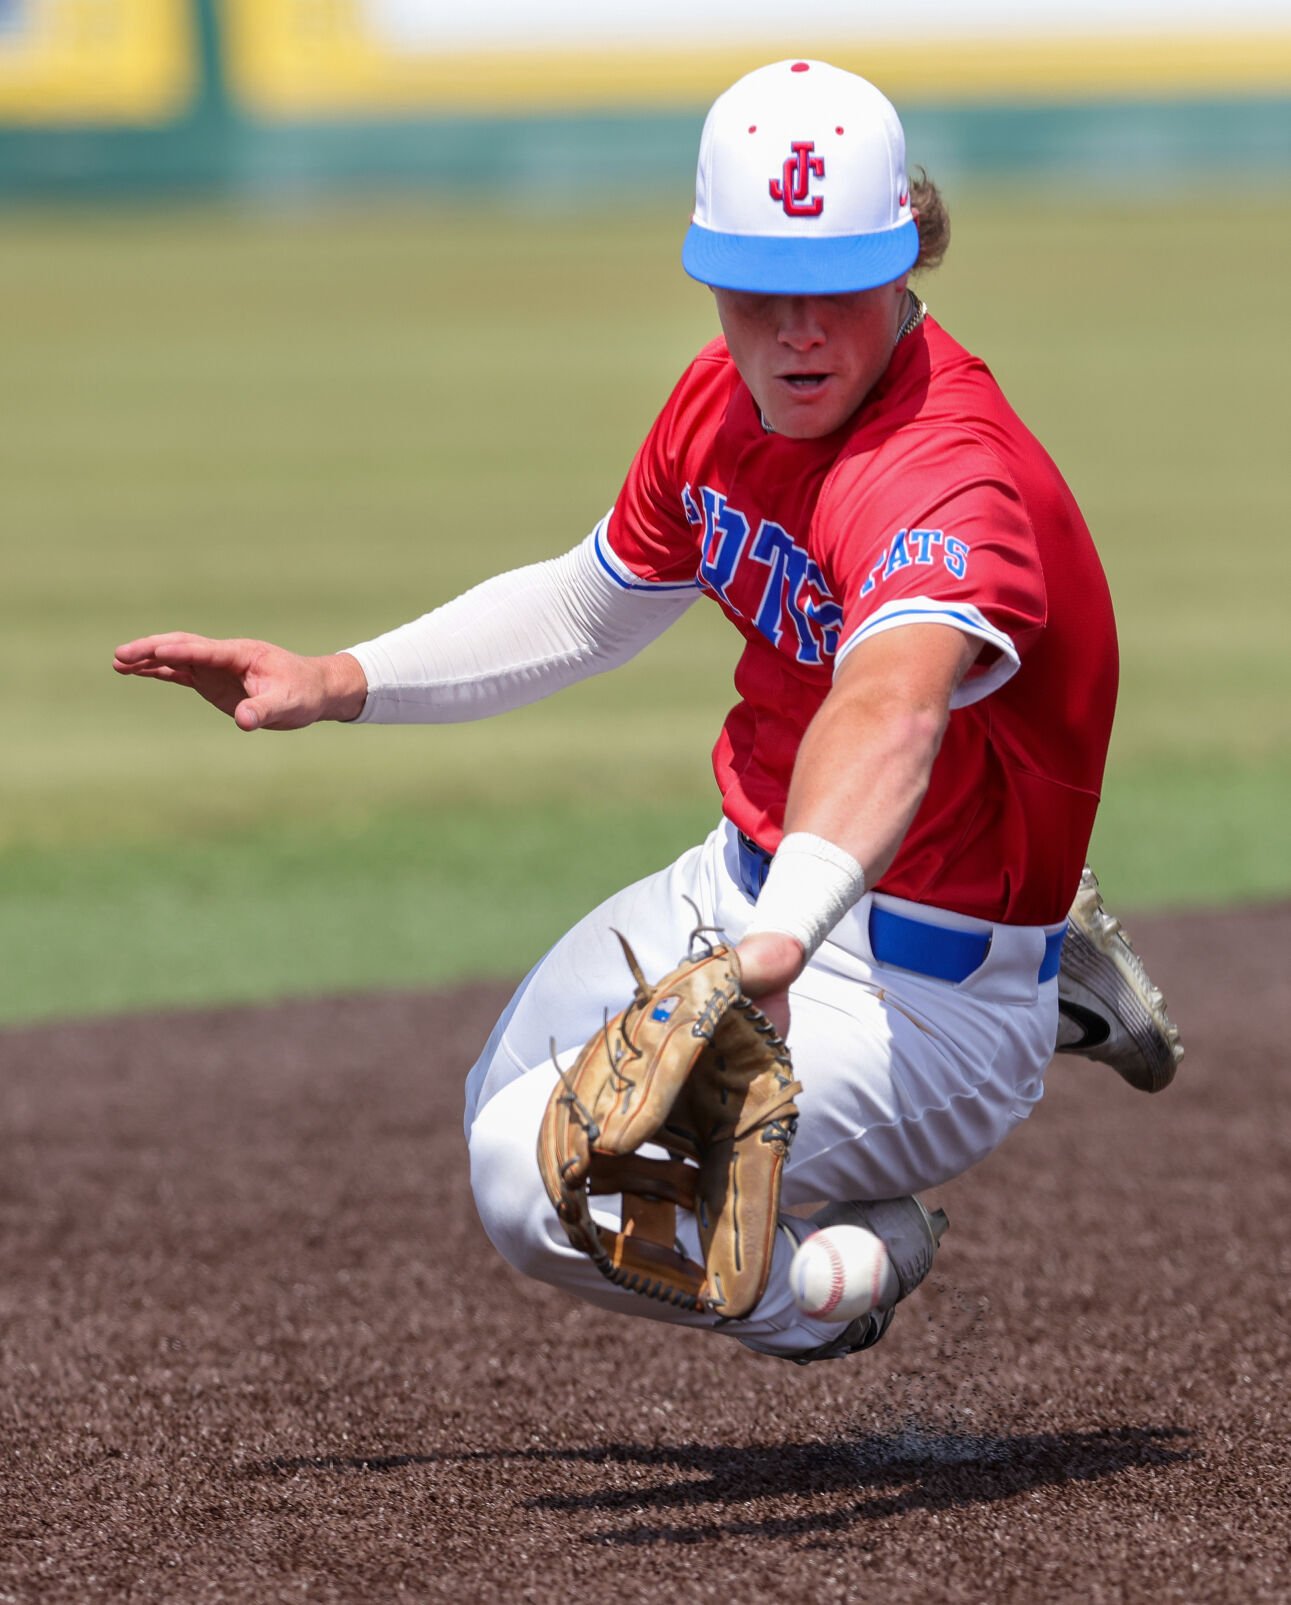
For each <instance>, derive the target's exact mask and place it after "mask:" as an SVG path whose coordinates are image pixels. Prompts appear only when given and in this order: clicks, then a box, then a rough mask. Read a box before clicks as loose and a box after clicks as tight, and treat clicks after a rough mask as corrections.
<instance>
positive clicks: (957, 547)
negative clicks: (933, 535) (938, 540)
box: [944, 535, 972, 580]
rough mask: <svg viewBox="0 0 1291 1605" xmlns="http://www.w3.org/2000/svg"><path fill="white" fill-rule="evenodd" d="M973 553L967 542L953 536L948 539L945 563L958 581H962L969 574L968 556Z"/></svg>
mask: <svg viewBox="0 0 1291 1605" xmlns="http://www.w3.org/2000/svg"><path fill="white" fill-rule="evenodd" d="M970 551H972V547H971V546H969V544H968V542H967V541H961V540H956V539H955V537H954V536H953V535H951V536H948V537H947V539H946V548H945V557H944V561H945V564H946V567H947V569H948V570H949V571H950V573H952V574H953V575H954V576H955V578H956V579H957V580H962V579H963V577H964V575H965V574H966V573H967V572H968V554H969V552H970Z"/></svg>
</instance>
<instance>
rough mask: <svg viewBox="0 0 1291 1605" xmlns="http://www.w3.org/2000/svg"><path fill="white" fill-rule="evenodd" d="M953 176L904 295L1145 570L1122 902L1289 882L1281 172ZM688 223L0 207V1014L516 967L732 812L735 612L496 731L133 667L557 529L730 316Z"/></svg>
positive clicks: (611, 483)
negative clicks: (1139, 190) (376, 713)
mask: <svg viewBox="0 0 1291 1605" xmlns="http://www.w3.org/2000/svg"><path fill="white" fill-rule="evenodd" d="M951 200H952V205H953V209H954V213H955V220H956V236H955V242H954V246H953V248H952V250H951V253H950V256H949V258H948V261H947V264H946V266H945V267H944V268H943V269H942V270H941V271H940V273H939V274H937V275H936V276H935V277H932V278H930V279H929V280H928V281H926V283H925V285H924V292H925V294H926V295H927V297H928V299H929V301H930V304H931V305H932V307H933V310H934V312H935V313H936V314H937V315H938V316H939V317H940V318H941V319H942V320H943V321H944V322H945V323H947V324H948V325H949V327H950V328H951V329H952V331H953V332H955V333H956V334H957V335H958V336H959V337H960V338H961V339H962V340H964V342H965V343H966V344H968V345H970V346H971V347H973V348H975V349H977V350H979V351H980V352H981V353H982V354H983V355H985V356H986V357H987V358H988V360H990V361H991V363H992V366H993V367H994V369H995V371H996V373H997V374H998V375H999V377H1000V378H1001V380H1002V381H1003V383H1004V385H1005V388H1006V389H1007V390H1008V392H1009V393H1010V395H1011V396H1012V398H1013V400H1014V401H1015V403H1016V404H1017V405H1018V407H1019V409H1020V410H1021V411H1022V413H1023V415H1024V416H1025V417H1026V418H1027V419H1028V421H1029V422H1030V423H1031V424H1032V426H1033V427H1034V428H1035V430H1036V432H1037V433H1038V434H1039V435H1040V437H1041V438H1042V439H1043V440H1044V441H1045V442H1046V444H1047V445H1048V446H1049V447H1050V449H1051V451H1052V452H1053V454H1054V455H1055V457H1056V458H1057V459H1058V461H1059V462H1060V464H1061V465H1062V467H1063V469H1064V471H1065V472H1066V474H1067V476H1068V478H1069V480H1070V481H1071V483H1072V485H1073V487H1074V488H1075V490H1076V492H1077V495H1078V497H1079V498H1080V500H1081V502H1082V505H1083V506H1084V508H1085V510H1086V513H1087V515H1088V516H1089V519H1090V522H1091V524H1092V525H1093V527H1094V529H1095V533H1096V535H1097V536H1098V539H1099V543H1100V546H1101V548H1102V551H1103V553H1104V557H1105V560H1106V563H1107V567H1108V570H1109V573H1110V576H1111V579H1112V584H1113V590H1114V593H1115V595H1116V598H1117V603H1118V612H1119V616H1120V621H1121V633H1122V646H1123V691H1122V701H1121V711H1120V717H1119V723H1118V730H1117V736H1116V740H1115V744H1114V748H1113V755H1112V763H1111V767H1110V771H1109V777H1108V785H1107V789H1106V801H1105V804H1104V808H1103V812H1102V815H1101V816H1100V823H1099V828H1098V834H1097V837H1096V841H1095V853H1094V857H1095V862H1096V863H1097V865H1098V867H1099V869H1100V872H1101V874H1102V876H1103V879H1104V883H1105V885H1106V886H1107V887H1108V888H1109V891H1110V893H1111V895H1112V896H1114V898H1115V901H1116V903H1117V905H1118V906H1124V905H1128V906H1131V907H1144V906H1148V905H1162V904H1166V905H1178V906H1184V905H1188V904H1192V903H1199V902H1215V901H1221V900H1227V899H1236V898H1250V897H1268V896H1276V895H1282V894H1285V893H1286V892H1287V891H1288V890H1291V835H1289V834H1288V832H1287V830H1286V827H1285V823H1284V820H1285V813H1286V807H1285V801H1284V799H1285V798H1286V797H1287V795H1288V783H1289V782H1291V710H1289V707H1288V699H1287V696H1286V686H1287V683H1288V674H1287V670H1288V667H1289V666H1291V664H1289V659H1291V654H1289V653H1288V649H1287V647H1286V645H1285V644H1284V643H1285V636H1284V634H1283V629H1284V626H1283V622H1282V609H1283V605H1284V598H1285V596H1286V595H1287V594H1288V582H1289V581H1291V546H1289V545H1288V542H1287V539H1286V536H1285V535H1284V532H1283V530H1282V527H1281V515H1282V512H1283V506H1284V503H1285V501H1286V493H1287V490H1288V479H1289V477H1291V476H1289V474H1288V470H1287V467H1286V448H1285V443H1284V441H1283V438H1282V436H1283V433H1284V424H1285V418H1286V405H1285V400H1284V396H1283V390H1284V381H1283V378H1282V372H1281V368H1282V364H1281V362H1280V360H1279V357H1278V353H1280V352H1281V351H1283V350H1285V349H1286V346H1287V343H1288V335H1289V334H1291V309H1289V308H1288V305H1287V300H1286V296H1285V294H1284V288H1283V284H1282V273H1283V267H1282V264H1284V263H1285V262H1286V260H1287V259H1288V254H1289V252H1291V194H1287V195H1281V196H1275V197H1274V198H1273V203H1272V204H1270V203H1269V201H1268V197H1264V199H1263V202H1262V204H1261V205H1260V206H1259V207H1258V208H1256V207H1255V206H1253V204H1252V201H1251V199H1250V198H1248V197H1239V198H1232V199H1227V198H1224V197H1220V196H1212V195H1207V196H1204V197H1180V198H1178V199H1177V200H1175V201H1172V202H1169V203H1166V202H1160V203H1152V204H1143V203H1140V202H1137V201H1130V200H1128V199H1127V200H1124V201H1120V202H1112V201H1106V200H1099V199H1097V198H1093V197H1078V196H1070V195H1059V196H1054V195H1050V196H1047V197H1046V196H1042V195H1040V194H1038V193H1037V194H1034V195H1026V196H1023V197H1022V198H1021V200H1019V198H1018V197H1017V196H1012V195H1011V196H1009V197H1004V196H1002V195H998V194H992V193H990V192H981V193H969V194H966V195H962V196H955V195H952V197H951ZM683 225H684V217H682V216H681V215H678V216H675V217H665V216H661V215H658V214H652V215H649V216H640V215H631V214H625V215H623V216H621V217H618V218H614V219H612V220H611V221H610V223H609V224H608V225H606V224H604V223H599V224H597V225H596V226H593V224H592V223H591V222H590V221H589V220H588V219H586V218H579V217H552V216H551V215H550V214H547V213H543V214H538V213H519V212H517V213H512V214H498V213H484V212H466V211H446V210H444V209H443V208H441V207H438V206H435V205H432V204H430V203H423V204H413V203H405V204H401V205H397V206H396V205H382V206H377V207H361V206H351V207H346V208H329V209H327V210H325V211H299V212H288V213H285V214H279V215H270V214H268V213H267V212H247V213H241V212H233V211H223V210H183V209H179V210H173V209H162V208H157V209H153V210H136V211H106V210H105V211H87V212H79V213H74V214H65V213H49V212H23V213H18V214H10V215H9V216H8V217H7V218H6V228H5V234H6V248H5V251H4V253H3V255H2V256H0V306H3V308H4V312H3V318H4V326H3V341H4V354H5V355H4V371H5V392H6V400H5V407H4V428H3V430H0V485H2V486H3V491H2V492H0V494H2V495H3V505H4V531H5V538H4V539H5V561H4V581H5V583H4V586H3V595H2V598H0V606H2V607H3V610H4V630H3V635H2V636H0V698H2V699H3V708H2V712H3V727H4V731H5V735H6V743H7V753H6V762H5V785H4V789H3V805H2V806H3V818H2V835H0V880H2V884H3V886H4V897H3V899H2V900H0V922H3V933H2V940H3V952H4V955H5V962H4V966H3V975H2V978H0V1019H4V1020H10V1021H13V1020H19V1019H34V1018H38V1017H47V1016H54V1015H61V1014H67V1013H85V1012H92V1011H98V1010H112V1009H120V1008H128V1007H136V1006H152V1005H166V1004H173V1003H190V1002H200V1001H206V1000H210V999H217V998H227V999H243V998H264V997H272V996H276V995H281V994H283V993H285V992H290V993H295V994H302V993H309V992H322V991H332V990H338V989H353V988H362V987H371V986H380V985H418V984H424V983H426V982H428V981H434V980H439V979H444V978H447V977H450V976H454V975H462V974H479V973H484V972H485V971H489V970H492V971H496V972H499V973H519V972H520V971H522V970H523V969H524V968H525V967H526V966H527V964H528V963H529V962H530V961H531V960H532V958H533V957H534V956H536V954H537V952H538V951H540V950H541V948H542V946H543V945H544V943H546V942H547V941H549V940H550V939H551V938H552V937H554V936H555V935H557V934H558V933H559V931H560V930H561V929H563V927H564V925H565V924H566V923H568V921H569V920H570V919H571V918H573V917H574V916H575V915H577V914H578V913H579V912H581V911H583V910H584V909H585V908H586V907H587V906H589V904H590V903H591V902H593V901H594V900H595V899H596V898H597V897H598V896H600V895H601V894H603V893H606V892H608V891H610V890H612V889H613V888H614V887H616V886H617V885H620V884H622V882H623V880H624V879H625V878H627V877H629V876H631V875H635V874H637V873H642V872H645V871H646V870H648V869H650V868H652V867H654V866H656V865H657V864H659V863H661V862H664V861H666V859H667V858H668V857H669V856H671V855H672V854H673V853H674V852H675V851H676V850H677V849H679V848H680V847H681V846H683V845H685V844H686V843H687V842H688V841H689V840H691V839H693V838H694V836H695V834H696V832H697V831H700V830H702V829H703V828H704V827H705V825H706V824H707V822H708V821H710V820H711V819H712V818H713V817H714V815H715V812H716V803H715V798H714V794H713V791H712V786H711V781H710V778H709V773H708V764H707V752H708V748H709V745H710V744H711V741H712V738H713V735H714V733H715V730H716V727H717V724H718V722H719V720H720V717H721V714H722V713H723V711H724V710H725V708H726V706H727V705H728V702H729V698H730V693H729V679H730V666H731V664H732V663H733V661H734V645H735V643H734V638H733V635H731V633H730V632H728V631H727V630H726V629H725V628H724V627H723V626H722V625H721V622H720V620H719V619H718V618H717V617H716V612H715V610H705V609H695V610H693V611H692V614H691V615H689V616H688V617H687V619H686V620H684V621H683V623H682V625H681V626H680V627H679V628H678V629H677V630H676V631H674V632H672V633H671V634H670V635H669V636H668V637H667V638H665V639H664V640H663V641H662V642H660V643H658V644H657V645H656V646H655V647H654V648H652V649H651V651H650V652H649V653H648V654H646V656H645V657H644V658H643V659H641V660H639V661H638V662H637V663H635V664H633V665H630V666H629V667H628V668H627V669H625V670H623V671H621V672H619V673H618V674H616V675H614V676H611V677H610V678H608V679H606V680H603V681H596V682H593V683H591V684H589V685H586V686H583V687H580V688H578V689H576V690H575V691H573V692H570V693H567V694H566V695H564V696H562V697H560V698H557V699H555V700H553V701H552V702H550V703H547V704H542V705H540V706H538V707H536V708H532V709H529V710H526V711H524V712H521V713H518V714H514V715H510V716H508V717H506V718H504V719H502V720H499V721H496V722H495V723H492V724H486V725H480V726H471V727H454V728H446V729H438V730H378V729H366V728H364V729H344V730H342V729H325V730H319V731H310V732H304V733H300V734H296V735H291V736H276V735H272V734H262V735H256V736H253V737H246V736H242V735H240V734H238V733H237V732H236V731H235V730H234V729H233V727H232V726H231V725H230V724H229V723H228V722H227V721H225V720H223V719H222V718H221V717H220V716H219V715H217V714H215V713H214V712H213V711H211V710H209V709H207V708H206V707H205V706H204V705H202V704H200V703H198V701H197V700H196V699H195V698H193V697H191V696H190V695H188V694H186V693H182V692H178V691H174V690H172V689H170V688H168V687H161V686H155V685H147V684H143V683H135V682H124V681H120V680H118V679H117V678H116V677H115V676H113V675H112V673H111V672H110V670H109V668H108V663H109V659H110V656H111V649H112V646H113V645H114V644H115V642H117V641H119V640H123V639H126V638H128V637H130V636H133V635H136V634H140V633H144V632H147V631H151V630H155V629H168V628H184V629H193V630H199V631H204V632H207V633H212V634H248V635H265V636H268V637H270V638H272V639H277V640H280V641H283V642H284V643H286V644H288V645H291V646H294V647H297V648H299V649H301V650H306V651H317V650H324V649H330V648H334V647H338V646H343V645H345V644H347V643H349V642H353V641H356V640H359V639H362V638H364V637H365V636H367V635H369V634H372V633H375V632H376V631H378V630H380V629H382V628H385V627H388V626H390V625H392V624H395V623H398V622H401V621H402V620H404V619H406V618H409V617H412V616H414V615H415V614H416V613H419V612H421V611H424V610H425V609H426V608H429V607H431V606H433V605H434V604H435V603H437V602H438V601H441V600H444V599H446V598H447V597H449V596H451V595H454V594H455V593H456V592H458V591H459V590H460V589H462V588H463V587H464V586H466V585H468V584H470V583H472V582H473V581H475V580H477V579H480V578H483V577H485V576H486V575H487V574H489V573H491V572H493V571H495V570H496V569H498V568H501V567H504V566H508V565H513V564H516V563H519V562H523V561H525V560H528V559H530V558H533V557H537V556H542V555H547V554H550V553H553V552H556V551H560V550H563V549H564V548H566V547H567V546H569V545H572V544H573V542H574V541H575V540H576V539H578V538H579V537H580V536H581V535H582V534H583V533H585V532H586V530H587V529H588V528H589V527H590V526H591V524H592V523H593V522H594V521H595V520H596V518H598V517H599V515H600V514H601V512H602V511H603V510H604V509H605V507H606V506H607V505H608V504H609V503H610V502H611V501H612V499H613V497H614V495H615V494H616V492H617V489H618V486H619V482H620V480H621V477H622V474H623V471H624V469H625V467H626V464H627V461H628V459H629V457H630V455H631V452H632V450H633V449H634V447H635V445H636V443H637V441H638V439H639V438H640V436H641V434H642V433H643V432H644V430H645V428H646V427H647V425H648V423H649V421H650V419H651V417H652V416H653V413H654V411H655V409H656V408H657V406H658V405H659V403H660V402H661V400H662V398H663V396H664V394H665V393H666V391H667V389H668V387H669V385H670V384H671V382H672V380H673V378H674V377H675V375H676V373H677V372H678V371H679V369H680V367H681V366H682V364H683V363H684V362H685V360H686V359H687V357H688V356H689V354H690V353H691V351H692V350H693V349H694V348H695V347H696V345H697V344H699V343H700V342H701V341H702V340H703V339H705V338H707V336H708V334H709V333H710V332H711V330H712V328H713V318H712V313H711V308H710V306H709V304H708V297H707V294H706V292H705V291H703V290H702V289H700V288H699V287H697V286H695V285H693V284H691V283H690V282H689V281H687V280H686V279H685V278H684V277H683V275H682V274H681V271H680V268H679V266H678V265H677V248H678V242H679V237H680V232H681V228H682V227H683ZM1235 255H1240V258H1241V260H1240V265H1239V266H1238V267H1237V268H1236V269H1235V268H1234V266H1233V258H1234V256H1235ZM706 612H711V613H712V614H713V616H712V617H704V616H701V615H702V614H704V613H706Z"/></svg>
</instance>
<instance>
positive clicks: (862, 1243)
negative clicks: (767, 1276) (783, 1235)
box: [789, 1226, 899, 1321]
mask: <svg viewBox="0 0 1291 1605" xmlns="http://www.w3.org/2000/svg"><path fill="white" fill-rule="evenodd" d="M789 1286H790V1288H791V1290H792V1292H793V1300H794V1303H795V1304H796V1305H797V1306H798V1308H799V1309H800V1310H801V1311H802V1313H803V1314H804V1315H809V1316H812V1317H813V1318H814V1319H815V1320H817V1321H854V1320H856V1319H857V1317H858V1316H861V1315H868V1314H869V1313H870V1311H871V1310H873V1309H876V1308H878V1307H879V1306H880V1305H882V1306H884V1307H885V1308H886V1307H887V1306H888V1305H891V1304H895V1303H896V1300H897V1294H898V1292H899V1288H898V1286H897V1276H896V1272H895V1271H894V1270H893V1269H892V1261H891V1259H889V1257H888V1251H887V1247H886V1245H885V1244H884V1242H883V1239H882V1238H881V1237H876V1236H875V1235H874V1233H873V1232H870V1231H867V1230H866V1229H865V1227H864V1226H826V1227H825V1228H824V1230H823V1231H819V1232H813V1233H812V1235H811V1236H810V1237H808V1238H806V1239H805V1241H804V1242H803V1243H802V1244H801V1246H800V1247H799V1249H798V1252H797V1253H796V1254H795V1255H794V1257H793V1261H792V1263H791V1264H790V1266H789Z"/></svg>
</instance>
